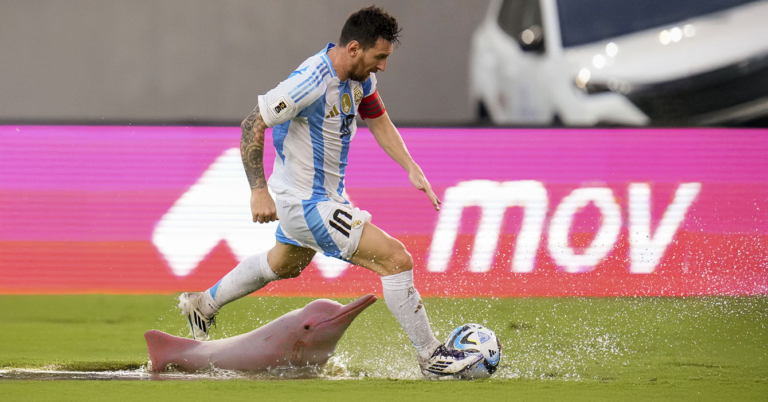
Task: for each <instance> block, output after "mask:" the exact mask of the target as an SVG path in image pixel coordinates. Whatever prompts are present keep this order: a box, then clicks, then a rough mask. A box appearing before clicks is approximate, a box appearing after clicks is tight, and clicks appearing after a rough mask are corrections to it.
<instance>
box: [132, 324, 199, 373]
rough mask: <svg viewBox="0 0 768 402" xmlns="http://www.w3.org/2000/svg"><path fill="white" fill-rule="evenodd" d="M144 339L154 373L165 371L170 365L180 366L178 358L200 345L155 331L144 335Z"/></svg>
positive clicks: (150, 368) (197, 342)
mask: <svg viewBox="0 0 768 402" xmlns="http://www.w3.org/2000/svg"><path fill="white" fill-rule="evenodd" d="M144 339H146V340H147V350H149V363H150V365H149V370H150V371H154V372H161V371H163V370H165V367H166V366H167V365H168V364H169V363H177V364H178V362H179V359H178V357H180V356H182V355H183V354H184V352H186V351H188V350H189V349H192V348H193V347H195V346H197V345H198V344H200V341H196V340H194V339H187V338H179V337H176V336H173V335H168V334H166V333H165V332H162V331H158V330H154V329H153V330H151V331H147V332H146V333H144Z"/></svg>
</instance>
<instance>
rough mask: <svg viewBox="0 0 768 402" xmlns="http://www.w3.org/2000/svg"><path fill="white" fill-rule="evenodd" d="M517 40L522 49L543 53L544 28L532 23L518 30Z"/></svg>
mask: <svg viewBox="0 0 768 402" xmlns="http://www.w3.org/2000/svg"><path fill="white" fill-rule="evenodd" d="M518 42H520V47H521V48H522V49H523V51H526V52H536V53H544V30H543V29H541V27H540V26H538V25H532V26H531V27H529V28H528V29H526V30H524V31H523V32H520V36H519V38H518Z"/></svg>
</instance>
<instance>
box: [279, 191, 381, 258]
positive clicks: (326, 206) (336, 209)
mask: <svg viewBox="0 0 768 402" xmlns="http://www.w3.org/2000/svg"><path fill="white" fill-rule="evenodd" d="M276 198H277V203H276V206H277V217H278V218H280V221H279V222H280V224H279V225H278V226H277V232H276V233H275V236H276V237H277V241H279V242H280V243H283V244H293V245H294V246H299V247H305V248H311V249H313V250H315V251H317V252H320V253H323V254H325V255H327V256H329V257H335V258H338V259H341V260H344V261H348V262H349V259H350V258H351V257H352V254H354V253H355V251H357V246H358V244H360V237H361V236H362V235H363V226H364V225H365V223H366V222H369V221H370V220H371V214H369V213H368V212H367V211H363V210H361V209H359V208H353V207H352V205H350V204H342V203H339V202H336V201H332V200H329V199H327V198H323V199H321V200H317V201H315V200H307V201H305V200H301V199H299V198H297V197H294V196H292V195H288V194H278V195H277V196H276Z"/></svg>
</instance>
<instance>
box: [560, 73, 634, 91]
mask: <svg viewBox="0 0 768 402" xmlns="http://www.w3.org/2000/svg"><path fill="white" fill-rule="evenodd" d="M573 83H574V85H575V86H576V88H579V89H580V90H582V91H584V92H586V93H588V94H590V95H594V94H599V93H604V92H616V93H620V94H623V95H627V94H629V93H630V92H632V90H633V89H634V88H633V86H632V84H630V83H628V82H626V81H624V80H620V79H618V78H610V79H609V80H608V81H595V80H592V74H591V73H590V72H589V70H587V69H583V70H581V71H579V74H578V75H577V76H576V78H575V79H574V80H573Z"/></svg>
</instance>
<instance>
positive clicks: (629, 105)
mask: <svg viewBox="0 0 768 402" xmlns="http://www.w3.org/2000/svg"><path fill="white" fill-rule="evenodd" d="M469 70H470V97H471V99H470V100H471V102H472V107H474V108H477V113H478V117H480V118H490V120H491V121H492V122H494V123H496V124H510V125H549V124H566V125H579V126H582V125H595V124H619V125H647V124H654V125H657V124H658V125H707V124H727V123H739V122H744V121H749V120H752V119H756V118H760V117H763V116H766V115H768V1H756V0H495V1H492V2H491V4H490V7H489V9H488V13H487V15H486V18H485V19H484V21H483V23H482V24H481V25H480V27H479V28H478V29H477V31H476V32H475V34H474V37H473V40H472V49H471V54H470V68H469Z"/></svg>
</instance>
